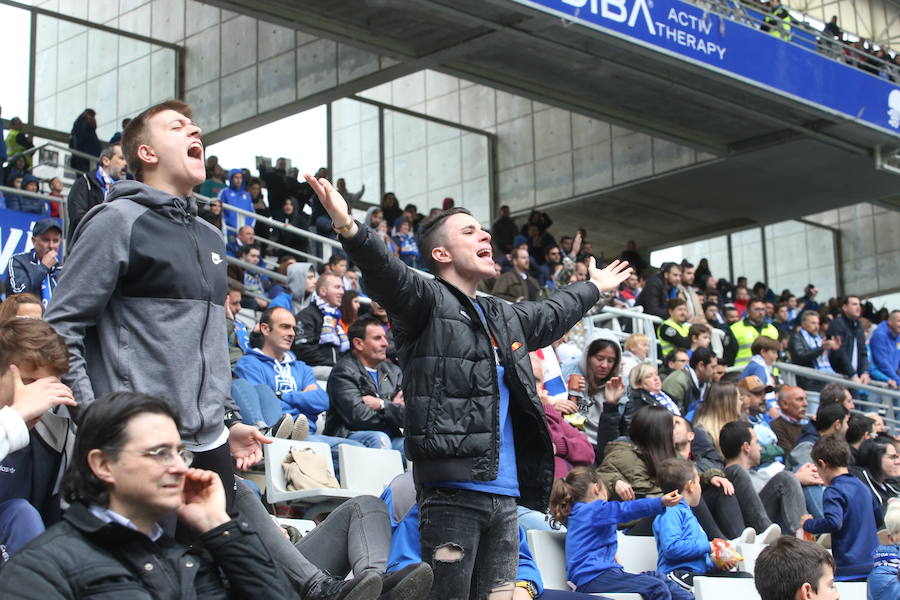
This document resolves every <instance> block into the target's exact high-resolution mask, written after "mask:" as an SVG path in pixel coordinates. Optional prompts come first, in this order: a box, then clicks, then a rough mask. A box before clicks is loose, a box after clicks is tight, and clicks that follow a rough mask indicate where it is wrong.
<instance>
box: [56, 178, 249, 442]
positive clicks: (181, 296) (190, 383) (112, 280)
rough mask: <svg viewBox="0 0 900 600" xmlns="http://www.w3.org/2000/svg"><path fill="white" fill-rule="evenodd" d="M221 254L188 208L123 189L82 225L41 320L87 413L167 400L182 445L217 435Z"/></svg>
mask: <svg viewBox="0 0 900 600" xmlns="http://www.w3.org/2000/svg"><path fill="white" fill-rule="evenodd" d="M226 266H227V264H226V262H225V244H224V242H223V241H222V237H221V235H220V233H219V231H218V230H216V228H215V227H213V226H212V225H210V224H209V223H207V222H206V221H204V220H203V219H200V218H198V217H197V205H196V202H195V201H194V200H193V198H183V197H178V196H172V195H170V194H167V193H165V192H162V191H160V190H158V189H156V188H153V187H150V186H148V185H145V184H143V183H140V182H137V181H120V182H117V183H115V184H114V185H113V186H112V187H111V189H110V192H109V196H108V198H107V201H106V202H104V203H103V204H100V205H98V206H95V207H94V208H92V209H91V210H90V212H88V213H87V214H86V215H85V216H84V218H83V219H82V221H81V222H80V223H79V224H78V227H77V228H76V230H75V232H74V234H73V236H72V242H71V246H70V249H69V255H68V259H67V261H66V270H65V275H64V276H63V277H62V278H61V279H60V281H59V285H58V286H57V288H56V291H55V292H54V294H53V300H52V301H51V303H50V306H49V308H48V310H47V315H46V320H47V322H48V323H49V324H50V325H52V326H53V328H54V329H56V331H57V332H58V333H59V334H60V335H61V336H62V337H63V338H64V339H65V341H66V345H67V346H68V349H69V373H68V375H67V376H66V377H64V378H63V380H64V382H65V383H66V384H67V385H68V386H69V387H71V388H72V391H73V392H74V394H75V399H76V401H77V402H78V405H79V406H78V410H83V409H84V408H86V407H87V406H89V405H90V404H91V402H93V400H94V398H95V397H98V396H102V395H103V394H107V393H109V392H117V391H134V392H143V393H147V394H152V395H155V396H159V397H162V398H165V399H166V400H168V401H169V402H170V403H171V404H172V406H173V407H174V408H175V409H176V410H177V411H178V413H179V415H180V417H181V424H182V428H181V437H182V440H183V441H184V442H185V444H187V445H188V446H194V447H196V446H198V445H209V444H211V443H212V442H214V441H216V440H217V439H218V438H219V436H221V435H222V434H223V431H224V412H225V410H226V405H227V408H229V409H233V410H237V409H236V406H235V405H234V403H233V402H232V401H231V398H230V386H231V375H230V371H231V369H230V367H229V362H228V342H227V336H226V329H225V307H224V302H225V295H226V293H227V283H226V282H227V280H226V272H225V270H226Z"/></svg>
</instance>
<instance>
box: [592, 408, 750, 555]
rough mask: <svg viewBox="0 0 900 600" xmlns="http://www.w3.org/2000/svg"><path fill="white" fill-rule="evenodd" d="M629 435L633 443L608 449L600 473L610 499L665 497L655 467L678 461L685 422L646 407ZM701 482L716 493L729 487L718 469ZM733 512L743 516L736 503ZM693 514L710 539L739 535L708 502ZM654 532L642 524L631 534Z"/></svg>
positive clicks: (615, 444) (636, 415)
mask: <svg viewBox="0 0 900 600" xmlns="http://www.w3.org/2000/svg"><path fill="white" fill-rule="evenodd" d="M679 420H681V421H682V422H680V423H679V425H678V426H677V427H676V421H679ZM628 434H629V437H630V438H631V439H627V440H616V441H614V442H610V443H609V444H608V445H607V447H606V455H605V456H604V457H603V462H602V463H601V464H600V467H599V469H598V472H599V476H600V479H601V480H603V483H604V484H605V485H606V487H607V488H609V490H610V498H613V499H616V500H633V499H634V498H645V497H648V496H660V495H662V493H663V490H661V489H660V488H659V485H658V484H657V482H656V465H658V464H660V463H661V462H662V461H664V460H665V459H667V458H676V457H678V454H677V453H676V450H675V447H676V444H677V443H678V442H684V440H685V439H686V438H687V436H688V435H689V429H688V427H687V426H686V422H683V419H682V418H681V417H676V416H674V415H673V414H672V413H670V412H669V411H668V410H666V409H665V408H663V407H662V406H645V407H644V408H641V409H640V410H638V411H637V412H635V413H634V418H633V419H632V421H631V425H630V426H629V428H628ZM685 458H687V457H685ZM700 479H701V481H702V482H703V483H704V484H706V485H707V486H711V487H715V488H716V489H719V486H725V485H726V484H727V485H729V486H730V484H728V480H727V479H725V474H724V473H723V472H722V471H720V470H717V469H716V470H712V471H708V472H702V471H701V477H700ZM732 498H733V497H732ZM734 509H737V512H738V514H739V515H740V508H738V507H737V503H736V502H735V503H734V505H733V507H732V509H731V511H732V512H733V511H734ZM692 510H693V511H694V515H696V517H697V520H698V521H700V525H701V526H702V527H703V530H704V531H705V532H706V533H707V535H709V537H710V539H713V538H714V537H719V538H727V539H731V538H735V537H737V536H738V535H740V529H738V530H737V533H735V532H734V529H733V528H732V527H729V526H728V523H719V522H718V520H717V518H716V517H715V516H714V514H713V512H712V511H711V510H710V507H709V506H708V505H707V502H706V499H705V498H704V499H703V500H701V502H700V504H699V505H697V506H696V507H694V508H693V509H692ZM722 512H724V511H722ZM726 514H727V513H726ZM741 522H743V521H741ZM723 525H724V528H723ZM651 531H652V530H651V523H650V522H649V521H646V522H645V521H641V522H639V523H636V524H634V526H633V527H632V529H631V530H630V531H629V533H630V534H632V535H652V533H651ZM730 534H733V535H730Z"/></svg>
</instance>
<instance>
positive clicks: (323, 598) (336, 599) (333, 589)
mask: <svg viewBox="0 0 900 600" xmlns="http://www.w3.org/2000/svg"><path fill="white" fill-rule="evenodd" d="M380 594H381V576H380V575H378V574H377V573H372V572H371V571H370V572H368V573H365V574H363V575H360V576H359V577H354V578H353V579H339V578H337V577H325V578H324V579H322V580H321V581H319V582H317V583H315V584H314V585H312V586H310V589H309V590H308V591H307V593H306V594H304V595H303V598H304V600H377V598H378V596H379V595H380Z"/></svg>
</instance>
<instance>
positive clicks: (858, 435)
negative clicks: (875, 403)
mask: <svg viewBox="0 0 900 600" xmlns="http://www.w3.org/2000/svg"><path fill="white" fill-rule="evenodd" d="M873 425H875V419H872V418H870V417H867V416H865V415H850V421H849V422H848V423H847V434H846V436H845V437H846V438H847V443H848V444H851V445H853V444H856V443H857V442H859V441H860V440H861V439H863V438H864V437H866V434H867V433H870V432H871V431H872V426H873Z"/></svg>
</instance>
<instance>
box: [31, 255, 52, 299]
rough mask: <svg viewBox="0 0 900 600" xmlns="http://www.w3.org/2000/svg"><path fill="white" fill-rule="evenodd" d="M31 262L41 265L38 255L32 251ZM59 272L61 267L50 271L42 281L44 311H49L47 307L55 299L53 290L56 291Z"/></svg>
mask: <svg viewBox="0 0 900 600" xmlns="http://www.w3.org/2000/svg"><path fill="white" fill-rule="evenodd" d="M31 262H33V263H34V264H40V262H41V261H40V260H38V257H37V253H36V252H35V251H34V250H32V251H31ZM58 272H59V266H55V267H53V268H52V269H50V270H49V271H48V273H47V275H45V276H44V280H43V281H41V304H43V305H44V310H46V309H47V306H48V305H49V304H50V298H52V297H53V290H55V289H56V275H57V273H58Z"/></svg>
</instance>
